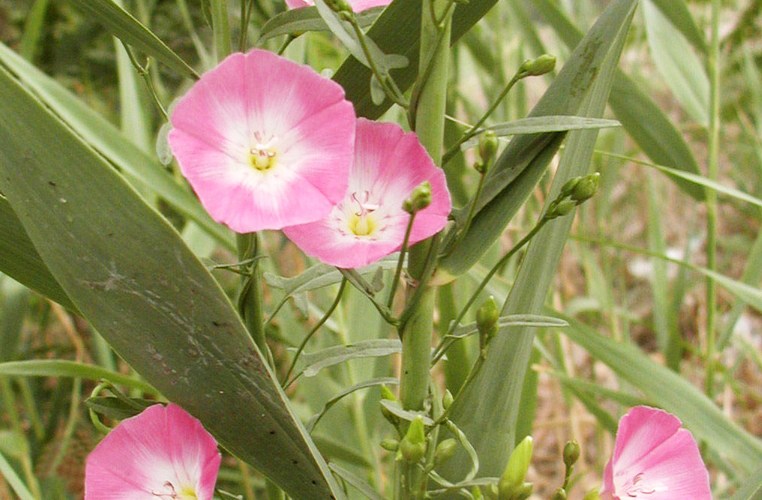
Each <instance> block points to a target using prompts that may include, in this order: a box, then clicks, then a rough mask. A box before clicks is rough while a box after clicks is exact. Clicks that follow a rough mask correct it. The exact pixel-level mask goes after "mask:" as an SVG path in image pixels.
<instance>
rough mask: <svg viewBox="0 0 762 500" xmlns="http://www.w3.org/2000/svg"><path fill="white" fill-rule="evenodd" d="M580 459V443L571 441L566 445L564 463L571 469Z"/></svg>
mask: <svg viewBox="0 0 762 500" xmlns="http://www.w3.org/2000/svg"><path fill="white" fill-rule="evenodd" d="M577 460H579V443H578V442H576V441H573V440H572V441H569V442H567V443H566V445H564V465H565V466H566V468H567V469H570V468H571V467H572V466H574V464H575V463H577Z"/></svg>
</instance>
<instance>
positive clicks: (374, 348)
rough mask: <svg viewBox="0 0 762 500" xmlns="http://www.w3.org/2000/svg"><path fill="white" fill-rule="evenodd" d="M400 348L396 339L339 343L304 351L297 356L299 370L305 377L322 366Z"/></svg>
mask: <svg viewBox="0 0 762 500" xmlns="http://www.w3.org/2000/svg"><path fill="white" fill-rule="evenodd" d="M401 350H402V344H401V343H400V341H399V340H397V339H373V340H366V341H364V342H357V343H356V344H348V345H339V346H333V347H328V348H326V349H321V350H319V351H315V352H310V353H304V354H302V356H301V358H299V372H302V373H303V374H304V376H305V377H314V376H315V375H317V374H318V372H319V371H320V370H322V369H323V368H328V367H329V366H334V365H338V364H340V363H344V362H345V361H349V360H352V359H360V358H373V357H378V356H389V355H390V354H396V353H398V352H400V351H401Z"/></svg>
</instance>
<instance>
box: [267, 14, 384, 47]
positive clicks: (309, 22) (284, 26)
mask: <svg viewBox="0 0 762 500" xmlns="http://www.w3.org/2000/svg"><path fill="white" fill-rule="evenodd" d="M383 10H384V8H383V7H375V8H373V9H368V10H364V11H362V12H359V13H357V14H356V16H357V21H358V22H359V23H360V26H363V27H367V26H370V25H371V24H373V21H375V20H376V18H378V16H379V14H380V13H381V11H383ZM306 31H331V30H330V28H328V25H327V24H326V23H325V21H323V18H322V17H321V16H320V13H318V11H317V8H316V7H304V8H301V9H290V10H287V11H285V12H281V13H280V14H278V15H277V16H275V17H272V18H271V19H270V20H268V21H267V22H266V23H265V25H264V26H262V31H261V33H260V34H259V40H258V41H257V44H258V45H261V44H262V42H264V41H265V40H269V39H270V38H274V37H276V36H280V35H294V36H298V35H300V34H302V33H304V32H306Z"/></svg>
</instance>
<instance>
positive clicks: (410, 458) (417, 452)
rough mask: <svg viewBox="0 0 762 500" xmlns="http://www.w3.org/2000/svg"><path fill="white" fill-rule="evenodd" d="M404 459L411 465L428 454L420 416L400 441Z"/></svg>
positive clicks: (411, 423) (400, 449)
mask: <svg viewBox="0 0 762 500" xmlns="http://www.w3.org/2000/svg"><path fill="white" fill-rule="evenodd" d="M399 451H400V454H401V455H402V458H403V459H404V460H405V461H406V462H409V463H417V462H418V461H419V460H421V459H422V458H423V456H424V455H425V454H426V434H425V433H424V429H423V418H421V417H420V416H418V417H415V419H414V420H413V421H412V422H410V427H409V428H408V430H407V434H405V437H404V438H402V441H400V446H399Z"/></svg>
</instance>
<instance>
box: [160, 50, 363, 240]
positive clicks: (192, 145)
mask: <svg viewBox="0 0 762 500" xmlns="http://www.w3.org/2000/svg"><path fill="white" fill-rule="evenodd" d="M171 121H172V126H173V129H172V130H171V131H170V134H169V144H170V147H171V148H172V151H173V153H174V155H175V157H176V158H177V161H178V163H179V165H180V170H181V171H182V173H183V175H184V176H185V177H186V178H187V179H188V182H190V184H191V186H192V187H193V189H194V190H195V192H196V194H197V195H198V197H199V199H200V201H201V203H202V204H203V205H204V208H206V210H207V211H208V212H209V214H210V215H211V216H212V218H214V219H215V220H217V221H218V222H222V223H224V224H226V225H228V226H229V227H230V228H231V229H233V230H234V231H237V232H241V233H244V232H251V231H259V230H262V229H280V228H282V227H284V226H287V225H293V224H301V223H305V222H312V221H315V220H317V219H319V218H320V217H323V216H325V215H326V214H327V213H328V212H329V211H330V210H331V208H332V207H333V205H334V204H335V203H336V202H337V201H338V200H340V199H341V197H342V196H343V195H344V192H345V191H346V186H347V175H348V171H349V167H350V164H351V161H352V151H353V146H354V131H355V129H354V122H355V117H354V110H353V108H352V104H351V103H349V102H348V101H346V100H345V99H344V91H343V89H342V88H341V86H339V85H338V84H336V83H334V82H332V81H330V80H328V79H326V78H323V77H322V76H320V75H318V74H317V73H315V72H314V71H313V70H312V69H311V68H309V67H307V66H303V65H299V64H296V63H294V62H291V61H289V60H287V59H284V58H282V57H279V56H277V55H275V54H272V53H270V52H267V51H263V50H252V51H251V52H249V53H248V54H245V55H244V54H233V55H231V56H229V57H228V58H227V59H225V60H224V61H223V62H222V63H220V64H219V65H218V66H217V67H216V68H214V69H213V70H211V71H209V72H207V73H205V74H204V75H203V76H202V77H201V79H200V80H199V81H198V82H196V84H195V85H194V86H193V87H192V88H191V89H190V90H189V91H188V93H187V94H186V95H185V96H184V97H183V98H181V99H180V100H179V101H178V103H177V105H176V106H175V108H174V110H173V112H172V117H171ZM255 138H256V139H255ZM261 143H266V144H268V145H269V144H271V143H272V145H273V148H274V151H275V154H276V157H275V167H273V168H272V169H270V170H266V171H259V170H257V169H256V168H254V167H252V166H251V164H250V160H249V157H250V153H249V152H250V151H251V150H252V148H253V147H255V146H259V145H260V144H261Z"/></svg>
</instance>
